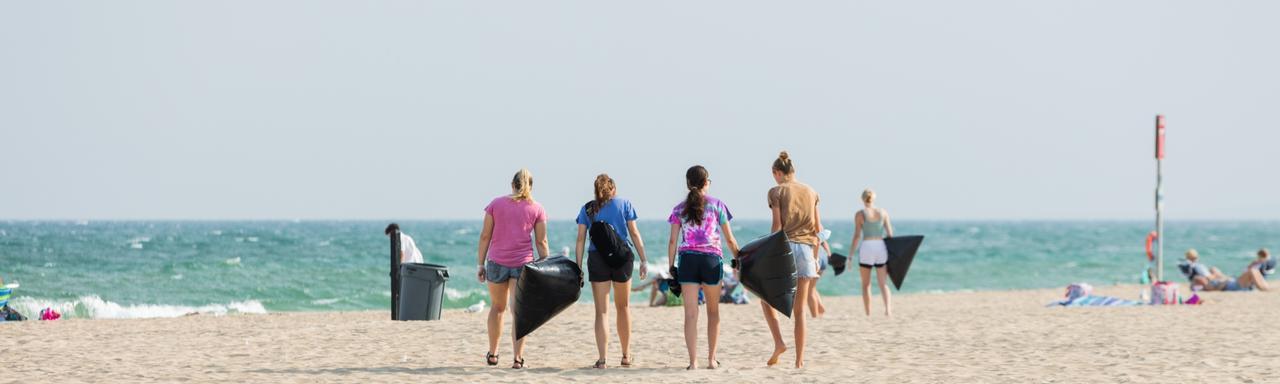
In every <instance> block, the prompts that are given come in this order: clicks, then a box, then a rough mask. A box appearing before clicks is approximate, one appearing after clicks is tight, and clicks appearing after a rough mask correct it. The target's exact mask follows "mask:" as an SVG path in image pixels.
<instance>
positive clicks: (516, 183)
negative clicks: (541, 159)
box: [476, 169, 549, 369]
mask: <svg viewBox="0 0 1280 384" xmlns="http://www.w3.org/2000/svg"><path fill="white" fill-rule="evenodd" d="M530 232H533V235H534V237H536V238H537V242H536V244H537V248H538V260H542V259H546V258H547V254H548V253H549V252H548V249H547V212H546V211H545V210H543V209H542V204H538V202H536V201H533V175H532V174H530V173H529V170H527V169H521V170H520V171H519V172H516V175H515V177H514V178H512V180H511V194H510V195H505V196H499V197H498V198H496V199H493V201H492V202H490V203H489V205H488V206H486V207H484V229H483V230H481V231H480V249H479V251H478V252H477V265H476V268H477V269H479V271H478V272H477V273H476V278H477V279H479V280H480V282H481V283H484V282H486V281H487V282H488V283H489V284H488V285H489V301H491V302H492V303H493V306H492V307H490V308H489V319H488V321H489V352H488V353H486V354H485V362H486V363H488V364H489V365H491V366H492V365H498V339H499V338H501V337H502V313H503V312H506V311H507V301H508V300H509V299H510V297H511V296H510V295H511V294H512V293H513V292H515V290H514V289H511V288H512V287H513V286H515V283H516V281H517V280H519V279H520V270H521V269H522V268H524V265H525V264H528V263H530V262H533V248H534V244H535V243H534V241H533V240H532V239H530V237H529V233H530ZM511 327H512V329H511V333H512V334H515V321H512V322H511ZM511 344H512V346H513V351H512V352H513V354H514V355H515V356H514V358H513V360H512V365H511V368H516V369H520V368H524V356H523V352H524V339H523V338H521V339H515V340H512V341H511Z"/></svg>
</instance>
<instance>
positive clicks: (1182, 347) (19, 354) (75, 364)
mask: <svg viewBox="0 0 1280 384" xmlns="http://www.w3.org/2000/svg"><path fill="white" fill-rule="evenodd" d="M1139 289H1140V288H1139V287H1137V286H1118V287H1101V288H1099V289H1098V292H1097V293H1099V294H1109V295H1114V296H1119V297H1125V298H1133V297H1135V296H1136V295H1137V293H1138V292H1139ZM1183 289H1184V290H1185V286H1184V287H1183ZM1061 294H1062V291H1061V290H1037V291H1009V292H975V293H945V294H915V295H901V296H897V297H895V304H896V312H895V316H894V317H893V318H892V319H887V318H885V317H883V316H882V315H875V316H872V317H871V318H867V317H866V316H864V315H863V314H862V309H861V303H860V301H855V300H859V298H857V297H849V296H846V297H834V298H828V299H827V306H828V314H827V316H826V317H825V318H822V319H818V320H811V321H810V322H809V341H808V348H807V351H806V352H807V353H806V355H807V358H806V360H807V365H808V366H807V367H806V368H805V369H802V370H797V369H793V368H791V365H792V364H793V362H794V353H791V352H790V351H788V353H787V354H786V355H784V356H783V359H782V362H781V363H780V364H779V366H778V367H774V368H767V367H765V366H764V362H765V360H766V359H767V358H768V355H769V352H770V350H771V348H772V343H771V341H770V337H769V333H768V330H767V329H766V327H765V325H764V321H763V319H762V317H761V314H760V307H759V305H758V304H756V302H755V301H754V300H753V302H752V303H751V304H750V305H741V306H733V305H728V306H722V307H721V308H722V315H721V316H722V325H721V327H722V328H721V329H722V330H721V340H720V355H719V359H720V361H721V362H722V363H723V367H722V368H721V369H719V370H706V369H700V370H697V371H693V372H687V371H685V370H684V367H685V365H686V355H685V349H684V342H683V339H682V330H681V316H682V315H681V313H682V312H681V310H679V309H677V308H647V307H635V308H633V310H632V313H633V317H634V319H635V324H634V340H633V347H632V348H633V351H634V354H635V359H636V366H635V367H633V368H617V367H616V366H617V363H618V358H619V356H620V352H619V351H618V344H617V339H616V337H613V336H611V339H612V340H611V346H610V357H609V365H610V368H609V369H606V370H594V369H590V368H589V367H590V365H591V364H592V363H593V362H594V361H595V359H596V353H595V343H594V338H593V333H592V329H593V328H592V315H591V305H590V304H589V303H579V304H578V305H575V306H574V307H572V308H570V309H569V310H568V311H566V312H565V313H563V314H561V315H560V316H559V317H557V318H555V319H553V320H552V321H551V322H550V323H549V324H548V325H546V326H544V327H543V328H541V329H539V330H538V331H536V332H534V334H533V335H532V336H530V339H529V342H528V345H527V347H526V358H527V362H528V364H529V367H530V369H526V370H522V371H520V370H512V369H509V368H508V367H509V366H510V364H511V359H510V358H511V344H510V341H509V337H510V334H509V332H507V334H504V336H503V339H502V342H501V344H500V348H499V353H500V354H501V356H502V360H501V364H500V365H499V366H498V367H488V366H485V365H484V352H485V350H486V336H485V328H484V313H476V314H469V313H463V312H461V311H452V310H451V311H447V312H446V313H445V314H444V316H443V317H444V319H443V320H442V321H430V322H427V321H416V322H393V321H389V320H386V319H387V317H388V315H387V312H356V313H332V312H331V313H279V314H268V315H233V316H190V317H183V318H173V319H143V320H65V321H56V322H36V321H29V322H25V323H3V324H0V340H3V342H2V343H0V345H2V346H3V351H2V353H0V372H3V374H0V382H3V381H6V380H11V379H17V380H26V381H36V380H40V381H43V380H56V381H58V382H180V381H197V382H211V381H221V382H300V383H301V382H306V383H314V382H414V383H420V382H436V383H438V382H458V383H461V382H624V381H627V382H637V381H644V382H680V383H701V382H735V383H736V382H756V383H764V382H842V383H847V382H870V383H882V382H893V383H971V382H982V383H987V382H1009V383H1051V382H1066V383H1097V382H1152V383H1163V382H1212V383H1231V382H1273V383H1274V382H1280V372H1277V371H1276V370H1274V369H1273V367H1271V364H1276V363H1278V362H1280V360H1278V359H1277V357H1280V353H1277V352H1276V349H1277V348H1276V343H1277V341H1280V336H1278V335H1277V333H1276V331H1277V328H1276V326H1275V323H1273V322H1274V321H1277V320H1280V294H1277V293H1270V294H1268V293H1255V292H1251V293H1209V294H1207V295H1205V296H1206V298H1208V299H1209V300H1210V301H1211V303H1210V304H1207V305H1202V306H1179V307H1138V308H1046V307H1045V304H1046V303H1048V302H1050V301H1052V300H1055V299H1057V298H1059V297H1060V296H1061ZM875 299H876V300H877V301H876V302H875V303H876V305H875V307H874V309H873V310H878V308H879V301H878V300H879V297H876V298H875ZM703 320H704V325H703V327H705V317H703ZM508 321H509V320H508ZM611 328H612V327H611ZM507 329H508V330H509V328H507ZM783 329H784V334H785V335H787V336H786V337H787V338H788V345H790V343H791V342H790V333H791V331H790V330H791V322H790V321H789V320H786V319H785V318H783ZM705 334H706V333H705V330H700V333H699V339H700V343H703V345H705V343H706V340H705ZM699 354H700V355H701V356H703V359H705V346H700V347H699Z"/></svg>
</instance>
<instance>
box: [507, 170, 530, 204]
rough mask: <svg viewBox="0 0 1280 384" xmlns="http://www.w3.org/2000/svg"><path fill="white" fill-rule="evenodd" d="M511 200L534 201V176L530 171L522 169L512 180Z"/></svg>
mask: <svg viewBox="0 0 1280 384" xmlns="http://www.w3.org/2000/svg"><path fill="white" fill-rule="evenodd" d="M511 199H512V200H515V201H533V174H532V173H529V170H528V169H524V168H520V171H518V172H516V175H515V177H512V178H511Z"/></svg>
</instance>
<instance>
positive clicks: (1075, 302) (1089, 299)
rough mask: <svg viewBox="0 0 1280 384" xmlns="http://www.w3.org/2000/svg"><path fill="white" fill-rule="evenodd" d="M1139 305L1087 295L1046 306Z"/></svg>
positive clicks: (1131, 301)
mask: <svg viewBox="0 0 1280 384" xmlns="http://www.w3.org/2000/svg"><path fill="white" fill-rule="evenodd" d="M1139 305H1142V303H1141V302H1137V301H1133V300H1125V299H1121V298H1115V297H1109V296H1094V295H1088V296H1080V297H1077V298H1074V299H1067V300H1062V301H1057V302H1053V303H1050V304H1049V305H1048V306H1050V307H1053V306H1063V307H1133V306H1139Z"/></svg>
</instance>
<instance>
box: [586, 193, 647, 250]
mask: <svg viewBox="0 0 1280 384" xmlns="http://www.w3.org/2000/svg"><path fill="white" fill-rule="evenodd" d="M635 219H636V210H635V209H633V208H631V201H629V200H627V199H621V198H617V197H615V198H613V199H610V200H609V202H607V203H604V206H603V207H600V209H599V210H597V211H596V214H595V217H591V216H588V215H587V206H586V204H583V205H582V209H580V210H578V220H577V222H578V224H582V225H585V226H587V228H588V229H590V228H591V223H594V222H597V221H603V222H606V223H609V225H612V226H613V229H614V232H617V233H618V237H619V238H621V239H622V241H625V242H627V244H631V236H630V232H629V231H627V222H628V221H633V220H635ZM587 246H588V248H587V250H588V251H595V250H596V246H595V245H594V244H591V242H590V241H588V242H587Z"/></svg>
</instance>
